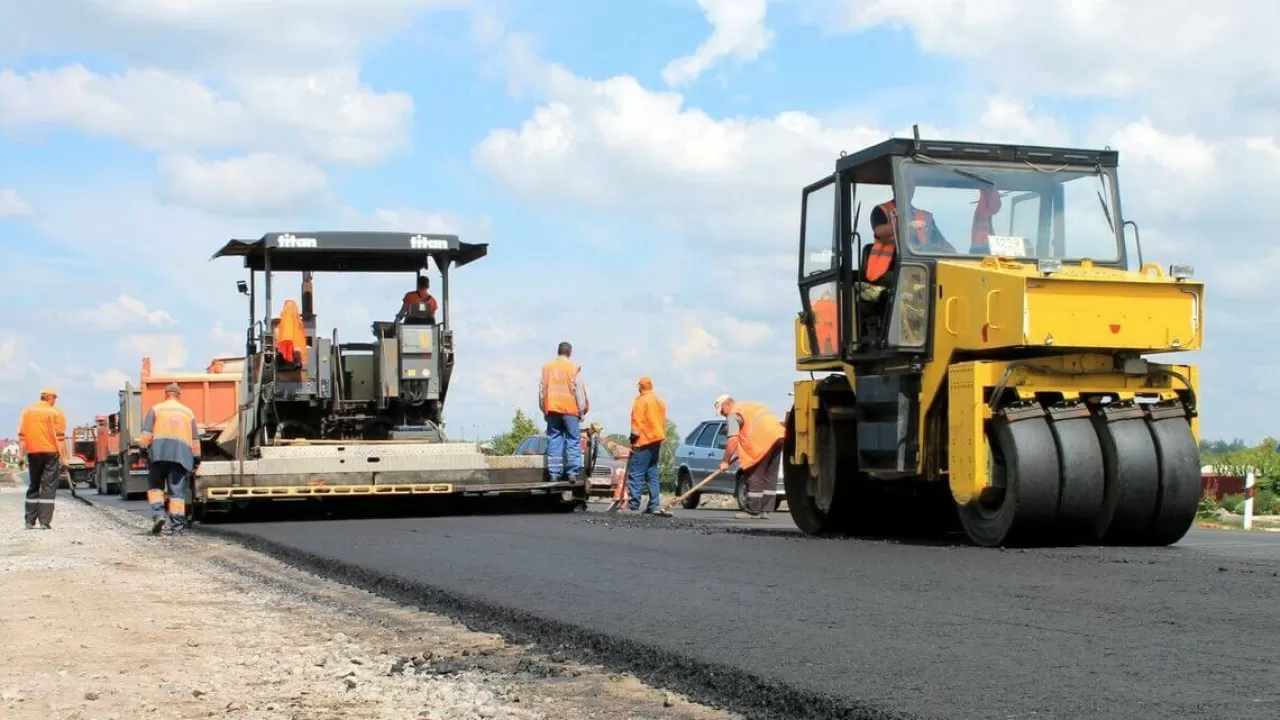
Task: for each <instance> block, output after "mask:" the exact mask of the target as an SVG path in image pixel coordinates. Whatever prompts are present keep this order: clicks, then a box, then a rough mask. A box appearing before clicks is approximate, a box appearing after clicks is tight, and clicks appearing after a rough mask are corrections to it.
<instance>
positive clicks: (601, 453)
mask: <svg viewBox="0 0 1280 720" xmlns="http://www.w3.org/2000/svg"><path fill="white" fill-rule="evenodd" d="M596 459H597V460H612V459H614V458H613V453H611V452H609V448H608V447H607V446H606V445H605V444H604V443H602V442H597V443H596Z"/></svg>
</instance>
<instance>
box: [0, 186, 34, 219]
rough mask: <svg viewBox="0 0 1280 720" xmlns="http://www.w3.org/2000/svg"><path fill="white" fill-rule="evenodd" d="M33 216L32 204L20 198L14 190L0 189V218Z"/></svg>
mask: <svg viewBox="0 0 1280 720" xmlns="http://www.w3.org/2000/svg"><path fill="white" fill-rule="evenodd" d="M29 214H31V204H30V203H28V202H27V201H26V200H23V199H22V198H20V197H18V191H17V190H14V189H13V188H0V218H6V217H20V216H23V215H29Z"/></svg>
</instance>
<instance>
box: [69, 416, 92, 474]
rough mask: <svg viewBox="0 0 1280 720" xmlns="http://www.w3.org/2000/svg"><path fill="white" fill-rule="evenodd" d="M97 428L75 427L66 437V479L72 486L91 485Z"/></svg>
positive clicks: (88, 426)
mask: <svg viewBox="0 0 1280 720" xmlns="http://www.w3.org/2000/svg"><path fill="white" fill-rule="evenodd" d="M96 436H97V426H95V425H77V426H76V427H73V428H71V433H70V434H69V435H68V436H67V459H68V462H67V477H68V481H69V482H71V483H74V484H84V485H90V484H92V483H93V479H94V473H95V472H96V468H97V459H98V443H97V439H96Z"/></svg>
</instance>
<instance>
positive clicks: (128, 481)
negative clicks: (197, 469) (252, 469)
mask: <svg viewBox="0 0 1280 720" xmlns="http://www.w3.org/2000/svg"><path fill="white" fill-rule="evenodd" d="M242 364H243V359H242V358H214V359H213V360H212V361H211V362H210V363H209V366H208V367H207V368H205V370H204V371H203V372H193V371H184V370H166V371H164V372H152V370H151V358H149V357H144V358H142V369H141V372H140V373H139V378H138V379H139V384H138V386H137V387H134V386H133V384H132V383H125V387H124V389H123V390H121V391H120V393H119V394H120V412H119V413H118V414H117V415H115V416H111V417H110V418H108V432H109V433H111V434H113V435H114V443H113V444H114V446H115V448H116V450H115V462H114V463H113V464H112V467H110V468H109V469H108V471H107V472H106V473H104V475H103V478H102V485H103V486H110V485H111V479H112V476H113V472H114V477H115V478H118V479H116V480H115V482H116V483H118V487H119V492H120V495H121V497H123V498H125V499H126V500H131V499H135V498H137V497H141V496H143V495H146V492H147V475H148V474H149V472H150V471H149V470H148V458H147V453H146V448H145V447H144V446H143V444H142V442H141V439H140V438H141V436H142V422H143V420H144V419H145V418H146V417H147V413H148V412H149V411H150V410H151V408H152V407H154V406H155V405H156V403H159V402H162V401H163V400H164V397H165V395H164V394H165V388H166V387H168V386H169V385H170V384H177V385H178V387H180V388H182V398H181V399H182V403H183V404H184V405H186V406H187V407H188V408H190V409H191V411H192V413H193V414H194V415H195V416H196V426H197V428H199V431H200V437H199V438H198V439H199V441H200V446H201V453H200V456H201V459H218V458H222V459H226V458H228V457H230V456H231V455H230V451H229V450H224V449H222V448H221V447H220V446H219V444H218V443H219V440H220V438H222V436H223V433H224V431H225V430H226V429H227V428H228V427H229V426H233V425H234V424H235V419H236V415H237V412H238V408H237V406H238V403H239V393H240V380H241V365H242Z"/></svg>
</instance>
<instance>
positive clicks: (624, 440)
mask: <svg viewBox="0 0 1280 720" xmlns="http://www.w3.org/2000/svg"><path fill="white" fill-rule="evenodd" d="M605 437H607V438H609V439H610V440H612V441H614V442H616V443H618V444H619V445H621V446H622V447H631V438H629V437H627V436H626V435H623V434H622V433H606V434H605Z"/></svg>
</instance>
